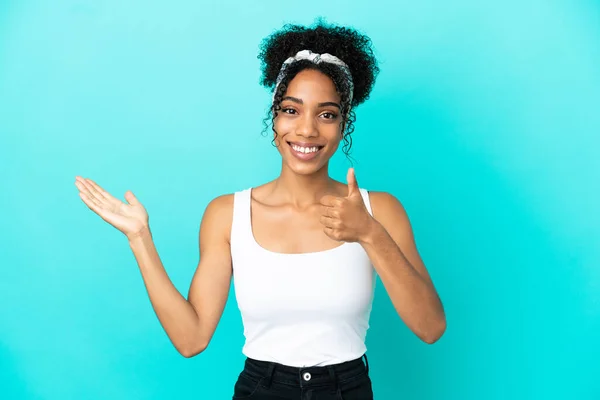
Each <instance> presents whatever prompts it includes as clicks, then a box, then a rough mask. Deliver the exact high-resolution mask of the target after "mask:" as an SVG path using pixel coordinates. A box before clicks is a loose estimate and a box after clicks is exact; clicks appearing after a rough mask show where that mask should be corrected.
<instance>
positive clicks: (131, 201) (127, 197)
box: [125, 190, 140, 206]
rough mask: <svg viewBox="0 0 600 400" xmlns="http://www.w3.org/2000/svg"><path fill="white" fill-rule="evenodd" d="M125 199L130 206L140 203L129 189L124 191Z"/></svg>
mask: <svg viewBox="0 0 600 400" xmlns="http://www.w3.org/2000/svg"><path fill="white" fill-rule="evenodd" d="M125 200H127V202H128V203H129V204H130V205H132V206H137V205H138V204H140V202H139V200H138V199H137V197H135V195H134V194H133V193H132V192H131V190H128V191H127V192H125Z"/></svg>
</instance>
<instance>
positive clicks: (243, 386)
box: [233, 354, 373, 400]
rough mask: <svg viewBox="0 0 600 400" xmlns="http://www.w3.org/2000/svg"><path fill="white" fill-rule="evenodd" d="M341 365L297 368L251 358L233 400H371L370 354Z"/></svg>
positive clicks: (240, 376)
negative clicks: (368, 357)
mask: <svg viewBox="0 0 600 400" xmlns="http://www.w3.org/2000/svg"><path fill="white" fill-rule="evenodd" d="M364 358H365V362H364V363H363V361H362V357H361V358H358V359H356V360H353V361H348V362H345V363H341V364H334V365H329V366H325V367H307V368H296V367H289V366H286V365H282V364H277V363H273V362H266V361H258V360H253V359H251V358H247V359H246V362H245V365H244V370H243V371H242V372H241V373H240V375H239V377H238V380H237V382H236V384H235V388H234V393H233V400H242V399H251V400H288V399H289V400H371V399H373V390H372V388H371V379H370V378H369V361H368V360H367V356H366V354H365V355H364Z"/></svg>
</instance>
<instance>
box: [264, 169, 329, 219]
mask: <svg viewBox="0 0 600 400" xmlns="http://www.w3.org/2000/svg"><path fill="white" fill-rule="evenodd" d="M333 182H334V181H333V180H332V179H331V178H330V177H329V164H326V165H324V166H323V168H321V169H320V170H318V171H316V172H315V173H313V174H310V175H300V174H297V173H295V172H294V171H292V170H290V169H289V168H288V167H287V165H286V164H285V163H283V165H282V167H281V174H280V175H279V177H278V178H277V179H276V180H275V186H274V188H273V192H272V193H271V195H276V196H278V197H280V198H281V200H283V201H285V202H286V203H291V204H293V205H294V206H297V207H298V208H304V207H308V206H311V205H314V204H315V203H318V202H319V200H320V199H321V197H323V196H325V195H326V194H328V193H331V191H332V189H333Z"/></svg>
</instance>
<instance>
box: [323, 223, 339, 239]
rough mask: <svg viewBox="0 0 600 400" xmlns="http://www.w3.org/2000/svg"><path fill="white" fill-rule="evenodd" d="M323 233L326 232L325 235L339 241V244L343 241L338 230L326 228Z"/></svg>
mask: <svg viewBox="0 0 600 400" xmlns="http://www.w3.org/2000/svg"><path fill="white" fill-rule="evenodd" d="M323 232H325V234H326V235H327V236H329V237H330V238H332V239H333V240H335V241H338V242H340V241H341V240H340V235H339V232H338V231H337V230H335V229H332V228H328V227H325V228H323Z"/></svg>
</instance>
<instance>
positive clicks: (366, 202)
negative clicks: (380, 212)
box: [359, 188, 373, 216]
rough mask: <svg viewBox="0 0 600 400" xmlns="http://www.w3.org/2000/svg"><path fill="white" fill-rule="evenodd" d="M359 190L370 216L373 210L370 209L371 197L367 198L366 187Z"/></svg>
mask: <svg viewBox="0 0 600 400" xmlns="http://www.w3.org/2000/svg"><path fill="white" fill-rule="evenodd" d="M359 190H360V194H361V195H362V198H363V201H364V202H365V206H366V207H367V210H368V211H369V214H371V216H372V215H373V210H372V209H371V199H370V198H369V191H368V190H367V189H362V188H360V189H359Z"/></svg>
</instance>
